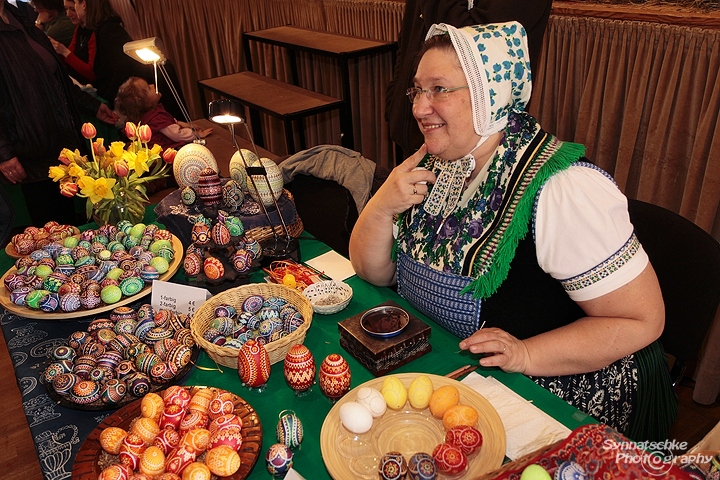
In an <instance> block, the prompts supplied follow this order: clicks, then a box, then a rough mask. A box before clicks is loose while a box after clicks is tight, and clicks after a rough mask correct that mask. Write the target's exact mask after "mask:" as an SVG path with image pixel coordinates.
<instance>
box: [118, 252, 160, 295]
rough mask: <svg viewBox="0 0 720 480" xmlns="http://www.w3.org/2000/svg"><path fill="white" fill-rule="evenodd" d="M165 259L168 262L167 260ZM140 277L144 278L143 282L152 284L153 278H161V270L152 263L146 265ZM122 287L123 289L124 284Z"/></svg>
mask: <svg viewBox="0 0 720 480" xmlns="http://www.w3.org/2000/svg"><path fill="white" fill-rule="evenodd" d="M158 258H160V257H158ZM165 261H166V262H167V260H165ZM140 278H142V280H143V282H145V283H146V284H147V283H149V284H151V283H152V282H153V280H157V279H158V278H160V272H158V270H157V268H155V267H153V266H152V265H145V266H143V269H142V271H141V272H140ZM120 288H121V289H122V286H121V287H120Z"/></svg>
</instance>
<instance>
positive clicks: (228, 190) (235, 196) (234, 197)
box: [222, 180, 245, 211]
mask: <svg viewBox="0 0 720 480" xmlns="http://www.w3.org/2000/svg"><path fill="white" fill-rule="evenodd" d="M222 198H223V204H224V205H225V206H226V207H228V208H229V209H230V210H233V211H234V210H237V209H238V208H240V205H242V203H243V200H245V195H244V194H243V192H242V189H241V188H240V185H239V184H238V182H236V181H235V180H228V181H227V182H226V183H225V185H223V191H222Z"/></svg>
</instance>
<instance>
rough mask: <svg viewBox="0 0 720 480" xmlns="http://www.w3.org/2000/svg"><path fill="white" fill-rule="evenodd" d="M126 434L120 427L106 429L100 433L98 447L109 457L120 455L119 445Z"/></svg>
mask: <svg viewBox="0 0 720 480" xmlns="http://www.w3.org/2000/svg"><path fill="white" fill-rule="evenodd" d="M127 434H128V432H126V431H125V430H123V429H122V428H120V427H107V428H104V429H103V431H102V432H100V446H101V447H102V449H103V450H105V451H106V452H107V453H109V454H110V455H117V454H118V453H120V445H122V441H123V439H124V438H125V436H126V435H127Z"/></svg>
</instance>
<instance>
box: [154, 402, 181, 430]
mask: <svg viewBox="0 0 720 480" xmlns="http://www.w3.org/2000/svg"><path fill="white" fill-rule="evenodd" d="M166 403H167V402H166ZM183 418H185V409H184V408H183V407H181V406H180V405H175V404H174V403H171V404H170V405H168V406H166V407H165V411H163V413H162V415H160V422H159V425H160V428H162V429H165V428H172V429H174V430H178V429H179V428H180V423H181V422H182V420H183Z"/></svg>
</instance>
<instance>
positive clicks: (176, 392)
mask: <svg viewBox="0 0 720 480" xmlns="http://www.w3.org/2000/svg"><path fill="white" fill-rule="evenodd" d="M163 400H164V401H165V405H173V404H174V405H178V406H180V407H181V408H183V409H185V408H187V407H188V405H190V400H192V396H191V395H190V392H188V390H187V389H186V388H184V387H181V386H180V385H173V386H171V387H168V388H166V389H165V390H164V391H163Z"/></svg>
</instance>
